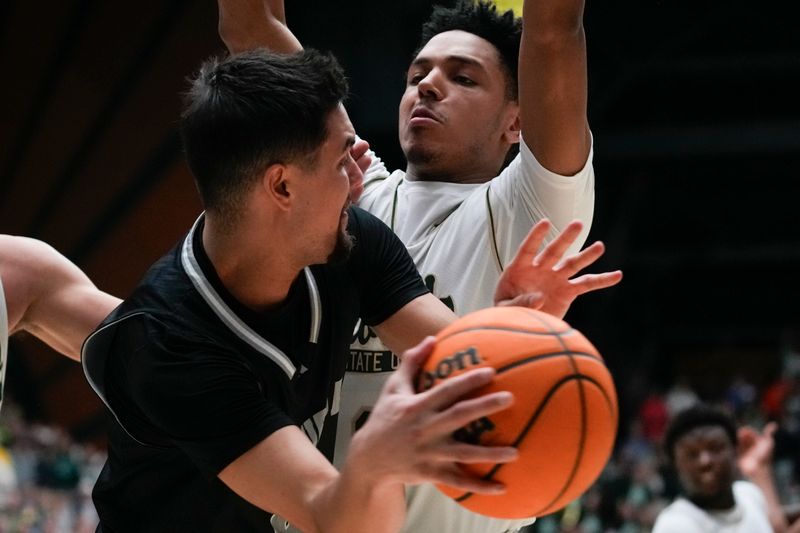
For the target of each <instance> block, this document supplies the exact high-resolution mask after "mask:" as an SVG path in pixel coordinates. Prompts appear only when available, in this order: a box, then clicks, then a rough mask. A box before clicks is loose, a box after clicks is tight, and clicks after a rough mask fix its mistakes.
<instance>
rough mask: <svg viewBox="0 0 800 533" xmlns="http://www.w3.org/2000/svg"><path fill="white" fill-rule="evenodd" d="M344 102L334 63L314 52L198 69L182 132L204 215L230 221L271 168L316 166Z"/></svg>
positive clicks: (255, 54)
mask: <svg viewBox="0 0 800 533" xmlns="http://www.w3.org/2000/svg"><path fill="white" fill-rule="evenodd" d="M346 95H347V81H346V79H345V77H344V73H343V72H342V69H341V67H340V66H339V64H338V62H337V61H336V59H335V58H334V57H333V56H332V55H330V54H321V53H319V52H316V51H314V50H305V51H303V52H301V53H299V54H293V55H278V54H271V53H268V52H267V51H265V50H255V51H251V52H245V53H242V54H237V55H232V56H228V57H224V58H212V59H209V60H208V61H206V62H205V63H203V65H202V66H201V67H200V71H199V72H198V73H197V75H196V76H195V77H194V78H193V79H192V80H191V87H190V89H189V91H188V92H187V94H186V97H185V102H184V110H183V114H182V117H181V123H180V132H181V137H182V139H183V146H184V150H185V152H186V159H187V161H188V163H189V168H190V169H191V171H192V174H193V175H194V177H195V180H196V182H197V188H198V190H199V191H200V197H201V199H202V201H203V205H204V206H205V208H206V209H207V210H209V211H212V212H215V213H217V214H219V215H221V218H223V221H224V220H230V218H235V216H236V213H237V206H238V205H240V200H241V198H242V195H243V194H244V193H245V192H247V191H248V190H250V187H251V186H252V185H253V184H254V183H255V181H256V180H257V179H258V177H259V176H260V175H261V174H262V173H263V172H264V170H266V169H267V167H269V165H272V164H275V163H283V164H288V163H294V164H302V165H313V164H314V163H315V162H316V156H317V153H318V149H319V147H320V146H321V145H322V143H323V142H324V140H325V138H326V137H327V134H328V132H327V128H326V120H327V118H328V115H329V114H330V112H331V111H333V110H334V109H335V108H336V106H337V105H339V103H340V102H342V100H344V98H345V96H346Z"/></svg>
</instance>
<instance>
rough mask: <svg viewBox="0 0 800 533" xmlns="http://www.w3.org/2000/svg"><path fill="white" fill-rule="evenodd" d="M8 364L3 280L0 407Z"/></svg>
mask: <svg viewBox="0 0 800 533" xmlns="http://www.w3.org/2000/svg"><path fill="white" fill-rule="evenodd" d="M7 362H8V311H7V310H6V296H5V293H4V292H3V280H1V279H0V407H2V406H3V390H4V389H5V384H6V363H7Z"/></svg>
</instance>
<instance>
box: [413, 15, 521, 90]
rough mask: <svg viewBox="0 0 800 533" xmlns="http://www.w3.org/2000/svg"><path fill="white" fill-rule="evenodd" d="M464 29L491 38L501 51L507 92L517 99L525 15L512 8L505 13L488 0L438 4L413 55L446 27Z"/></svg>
mask: <svg viewBox="0 0 800 533" xmlns="http://www.w3.org/2000/svg"><path fill="white" fill-rule="evenodd" d="M453 30H461V31H465V32H468V33H472V34H473V35H477V36H478V37H480V38H482V39H485V40H487V41H489V42H490V43H491V44H492V45H493V46H494V47H495V48H496V49H497V51H498V53H499V55H500V66H501V67H502V69H503V71H504V72H505V73H506V92H507V96H508V98H509V99H510V100H513V101H516V100H517V98H518V95H517V71H518V65H517V63H518V60H519V47H520V41H521V40H522V19H520V18H517V17H515V16H514V12H513V11H511V10H510V9H509V10H508V11H506V12H505V13H501V12H499V11H498V10H497V6H496V5H495V4H494V3H492V2H490V1H487V0H477V1H476V0H458V1H457V2H456V4H455V5H454V6H453V7H445V6H441V5H437V6H435V7H434V8H433V12H432V13H431V17H430V19H428V21H427V22H426V23H425V24H424V25H423V26H422V37H421V38H420V44H419V47H418V48H417V50H416V51H415V52H414V56H416V55H417V54H419V51H420V50H422V48H423V47H424V46H425V45H426V44H427V43H428V41H430V40H431V39H432V38H433V37H434V36H436V35H438V34H440V33H444V32H446V31H453Z"/></svg>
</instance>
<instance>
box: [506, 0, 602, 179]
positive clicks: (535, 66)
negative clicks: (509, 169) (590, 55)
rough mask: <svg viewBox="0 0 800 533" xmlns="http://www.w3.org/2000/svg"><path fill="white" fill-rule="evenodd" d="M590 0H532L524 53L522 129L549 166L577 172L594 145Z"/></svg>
mask: <svg viewBox="0 0 800 533" xmlns="http://www.w3.org/2000/svg"><path fill="white" fill-rule="evenodd" d="M583 8H584V0H526V1H525V4H524V7H523V15H522V20H523V30H522V43H521V47H520V57H519V104H520V119H521V128H522V135H523V138H524V139H525V142H526V143H527V145H528V146H529V147H530V148H531V151H532V152H533V153H534V155H535V156H536V159H537V160H538V161H539V162H540V163H541V164H542V165H543V166H544V167H545V168H547V169H548V170H550V171H552V172H555V173H557V174H561V175H564V176H572V175H574V174H575V173H577V172H578V171H580V170H581V169H582V168H583V167H584V165H585V164H586V159H587V157H588V155H589V150H590V144H591V140H590V134H589V125H588V121H587V118H586V107H587V74H586V39H585V36H584V31H583Z"/></svg>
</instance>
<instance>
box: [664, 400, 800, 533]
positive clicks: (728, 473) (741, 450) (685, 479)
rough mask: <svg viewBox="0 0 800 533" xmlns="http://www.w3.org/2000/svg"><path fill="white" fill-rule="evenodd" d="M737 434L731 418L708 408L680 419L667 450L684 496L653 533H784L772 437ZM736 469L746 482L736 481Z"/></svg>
mask: <svg viewBox="0 0 800 533" xmlns="http://www.w3.org/2000/svg"><path fill="white" fill-rule="evenodd" d="M776 429H777V426H776V425H775V423H774V422H773V423H770V424H768V425H767V426H766V427H765V428H764V430H763V431H762V432H761V433H758V432H757V431H755V430H754V429H752V428H749V427H743V428H740V429H739V430H738V431H737V429H736V426H735V423H734V421H733V419H732V418H731V417H730V416H729V415H728V414H727V413H724V412H722V411H719V410H717V409H713V408H710V407H708V406H706V405H702V404H701V405H697V406H695V407H691V408H689V409H687V410H685V411H682V412H680V413H678V414H677V415H676V416H675V418H674V419H673V421H672V422H671V423H670V426H669V428H668V429H667V433H666V436H665V438H664V448H665V451H666V453H667V456H668V457H669V459H670V462H671V463H672V465H673V466H674V468H675V469H676V470H677V473H678V477H679V478H680V482H681V486H682V488H683V493H684V495H683V496H682V497H679V498H678V499H677V500H675V501H674V502H673V503H672V504H670V505H669V506H668V507H667V508H666V509H664V510H663V511H662V512H661V513H660V514H659V515H658V518H657V519H656V523H655V526H654V528H653V533H705V532H720V533H769V532H772V531H775V532H776V533H784V532H787V531H791V532H794V533H796V532H797V531H800V522H796V523H794V524H792V525H791V526H789V524H788V521H787V518H786V515H785V513H784V511H783V509H782V508H781V504H780V501H779V500H778V493H777V490H776V488H775V481H774V478H773V474H772V451H773V447H774V442H773V435H774V433H775V430H776ZM737 463H738V467H739V471H740V472H741V473H742V474H743V475H744V476H745V478H746V480H738V481H737V480H736V478H737V468H736V467H737Z"/></svg>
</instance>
